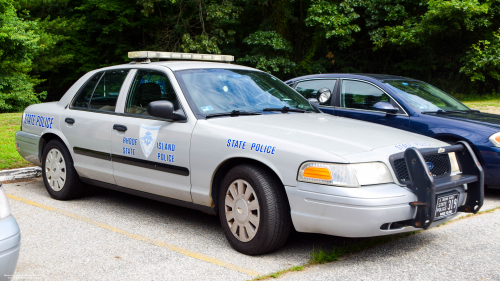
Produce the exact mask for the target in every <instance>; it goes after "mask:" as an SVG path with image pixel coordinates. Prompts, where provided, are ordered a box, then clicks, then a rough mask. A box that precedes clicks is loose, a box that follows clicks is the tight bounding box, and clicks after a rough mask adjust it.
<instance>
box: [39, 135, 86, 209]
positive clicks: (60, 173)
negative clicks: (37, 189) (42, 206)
mask: <svg viewBox="0 0 500 281" xmlns="http://www.w3.org/2000/svg"><path fill="white" fill-rule="evenodd" d="M42 177H43V182H44V184H45V188H46V189H47V191H48V192H49V194H50V196H51V197H52V198H54V199H58V200H70V199H74V198H78V197H81V196H82V195H83V193H84V192H85V184H84V183H83V182H82V181H81V180H80V177H79V176H78V173H77V172H76V170H75V168H74V167H73V159H72V158H71V155H70V153H69V151H68V149H67V148H66V146H65V145H64V144H63V143H62V142H61V141H60V140H51V141H49V143H48V144H47V145H46V146H45V148H44V150H43V156H42Z"/></svg>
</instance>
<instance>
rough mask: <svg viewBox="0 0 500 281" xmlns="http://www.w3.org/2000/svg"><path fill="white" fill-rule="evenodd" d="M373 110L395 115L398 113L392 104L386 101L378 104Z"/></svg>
mask: <svg viewBox="0 0 500 281" xmlns="http://www.w3.org/2000/svg"><path fill="white" fill-rule="evenodd" d="M373 109H376V110H379V111H383V112H385V113H387V114H395V113H397V112H398V109H397V108H395V107H394V106H393V105H392V104H390V103H388V102H385V101H379V102H377V103H376V104H374V105H373Z"/></svg>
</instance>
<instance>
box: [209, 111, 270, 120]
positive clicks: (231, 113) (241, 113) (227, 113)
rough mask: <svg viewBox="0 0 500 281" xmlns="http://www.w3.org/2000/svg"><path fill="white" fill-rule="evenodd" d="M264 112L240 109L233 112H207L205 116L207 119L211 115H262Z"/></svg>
mask: <svg viewBox="0 0 500 281" xmlns="http://www.w3.org/2000/svg"><path fill="white" fill-rule="evenodd" d="M261 114H262V113H260V112H256V111H255V112H250V111H239V110H233V111H231V112H222V113H212V114H207V115H206V116H205V118H206V119H208V118H211V117H220V116H231V117H235V116H240V115H261Z"/></svg>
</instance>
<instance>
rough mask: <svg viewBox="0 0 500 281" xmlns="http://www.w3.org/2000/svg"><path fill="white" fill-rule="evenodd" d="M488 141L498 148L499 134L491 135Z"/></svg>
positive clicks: (499, 142) (499, 145)
mask: <svg viewBox="0 0 500 281" xmlns="http://www.w3.org/2000/svg"><path fill="white" fill-rule="evenodd" d="M489 140H490V141H491V143H492V144H493V145H494V146H496V147H500V132H498V133H494V134H493V135H491V136H490V138H489Z"/></svg>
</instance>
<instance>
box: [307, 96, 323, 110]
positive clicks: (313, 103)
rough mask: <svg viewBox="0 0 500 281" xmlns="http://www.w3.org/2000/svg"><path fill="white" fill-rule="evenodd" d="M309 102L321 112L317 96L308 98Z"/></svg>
mask: <svg viewBox="0 0 500 281" xmlns="http://www.w3.org/2000/svg"><path fill="white" fill-rule="evenodd" d="M307 100H308V101H309V103H310V104H311V105H312V107H314V108H315V109H316V110H317V111H318V112H321V109H319V101H318V100H317V99H315V98H308V99H307Z"/></svg>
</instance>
